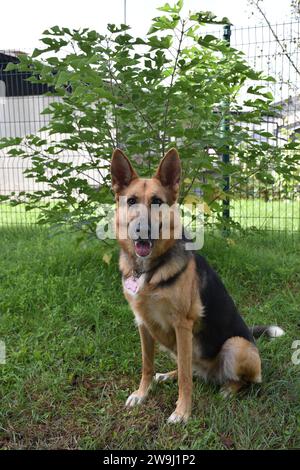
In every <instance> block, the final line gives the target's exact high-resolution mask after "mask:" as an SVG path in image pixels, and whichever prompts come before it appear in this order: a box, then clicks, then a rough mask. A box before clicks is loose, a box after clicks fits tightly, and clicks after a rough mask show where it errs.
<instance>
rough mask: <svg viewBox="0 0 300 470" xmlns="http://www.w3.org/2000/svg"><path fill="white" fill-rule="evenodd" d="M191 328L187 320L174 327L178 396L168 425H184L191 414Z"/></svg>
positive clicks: (190, 323)
mask: <svg viewBox="0 0 300 470" xmlns="http://www.w3.org/2000/svg"><path fill="white" fill-rule="evenodd" d="M192 328H193V324H192V322H191V321H189V320H185V321H182V322H181V323H180V324H178V325H177V326H176V327H175V331H176V343H177V364H178V388H179V395H178V400H177V406H176V410H175V411H174V412H173V413H172V414H171V416H170V417H169V419H168V422H169V423H182V422H184V423H186V422H187V420H188V418H189V416H190V414H191V407H192V388H193V373H192V347H193V345H192V343H193V332H192Z"/></svg>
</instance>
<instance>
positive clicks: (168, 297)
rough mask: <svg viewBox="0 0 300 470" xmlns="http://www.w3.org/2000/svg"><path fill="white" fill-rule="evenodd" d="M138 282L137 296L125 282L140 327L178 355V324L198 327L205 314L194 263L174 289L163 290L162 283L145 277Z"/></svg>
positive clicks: (177, 279) (178, 280) (166, 287)
mask: <svg viewBox="0 0 300 470" xmlns="http://www.w3.org/2000/svg"><path fill="white" fill-rule="evenodd" d="M134 282H136V283H137V286H136V288H135V289H136V290H135V292H133V291H132V289H131V288H129V289H128V288H127V287H126V282H125V279H124V278H123V289H124V295H125V297H126V299H127V300H128V302H129V304H130V306H131V309H132V311H133V313H134V315H135V321H136V323H137V324H138V325H141V324H144V325H145V326H146V327H147V329H148V330H149V332H150V334H151V335H152V336H153V337H154V338H155V339H156V340H157V341H158V342H159V343H160V344H161V345H163V346H164V347H166V348H167V349H169V350H171V351H172V352H174V353H176V335H175V326H176V324H179V323H180V322H181V321H182V320H183V319H185V318H186V319H190V320H192V321H193V323H194V324H195V327H196V326H197V324H198V323H199V322H200V320H201V315H202V311H203V308H202V304H201V301H200V296H199V292H198V282H197V279H196V277H195V263H194V261H193V259H191V260H190V261H189V262H188V265H187V267H186V269H185V271H184V273H182V275H180V276H179V277H178V278H176V282H174V283H171V284H170V285H165V284H164V285H163V286H162V287H160V283H158V284H157V283H155V282H151V281H150V282H149V280H148V279H147V275H145V274H142V275H141V276H140V277H139V278H138V279H136V280H135V281H134Z"/></svg>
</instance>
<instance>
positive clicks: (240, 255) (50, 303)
mask: <svg viewBox="0 0 300 470" xmlns="http://www.w3.org/2000/svg"><path fill="white" fill-rule="evenodd" d="M0 253H1V256H0V280H1V283H0V340H2V341H5V342H6V349H7V360H6V364H3V365H0V394H1V408H0V447H1V448H3V449H20V448H27V449H28V448H31V449H37V448H42V449H52V448H68V449H73V448H80V449H95V448H106V449H228V448H230V449H279V448H299V447H300V365H293V363H292V361H291V356H292V352H293V349H292V342H293V341H294V340H297V339H298V340H300V323H299V305H300V289H299V287H300V279H299V273H300V246H299V240H298V241H297V240H295V238H294V239H293V240H292V239H289V238H288V237H282V238H277V237H276V236H272V237H269V236H268V235H266V234H259V233H257V234H255V235H248V236H247V237H240V238H237V239H236V240H231V241H230V243H228V244H227V245H226V243H225V241H224V240H223V239H218V238H215V237H212V236H211V237H209V236H208V237H207V239H206V241H205V246H204V249H203V253H204V254H205V255H206V256H207V258H208V260H209V261H210V262H211V264H212V265H213V266H214V267H215V268H217V269H218V271H219V272H220V273H221V275H222V277H223V280H224V281H225V283H226V285H227V287H228V288H229V290H230V292H231V293H232V295H233V297H234V299H235V300H236V302H237V304H238V306H239V308H240V310H241V311H242V313H243V315H244V317H245V318H246V321H247V322H248V324H255V323H275V324H276V323H277V324H279V325H281V326H282V327H283V328H284V329H285V330H286V335H285V336H283V337H282V338H279V339H277V340H275V341H267V340H264V339H260V340H259V341H258V346H259V349H260V351H261V356H262V361H263V375H264V381H263V383H262V384H261V385H256V386H253V387H252V388H251V389H250V390H249V391H248V392H245V393H243V395H241V396H239V397H236V398H233V399H231V400H224V399H222V398H221V397H220V396H219V393H218V389H217V388H216V387H214V386H212V385H209V384H205V383H202V382H201V381H200V380H195V381H194V396H193V403H194V405H193V416H192V419H191V420H190V421H189V423H188V424H187V425H186V426H185V427H181V426H180V425H172V426H171V425H167V424H166V419H167V418H168V416H169V415H170V413H171V412H172V411H173V409H174V407H175V402H176V398H177V384H176V383H173V384H159V385H155V386H153V390H152V392H151V394H150V396H149V399H148V401H147V402H146V404H145V405H144V407H142V408H137V409H134V410H133V411H128V410H125V409H124V402H125V399H126V397H127V396H128V394H129V393H131V392H132V391H133V390H134V389H136V388H137V385H138V382H139V377H140V370H141V357H140V345H139V338H138V332H137V329H136V327H135V326H134V323H133V316H132V313H131V312H130V310H129V307H128V306H127V304H126V301H125V299H124V298H123V296H122V293H121V283H120V277H119V274H118V272H117V253H116V252H115V251H113V257H112V260H111V263H110V264H109V265H106V264H104V263H103V261H102V256H103V251H102V247H101V245H100V243H99V242H96V241H95V242H89V243H88V244H80V245H78V244H77V243H76V240H75V238H74V237H73V236H71V235H64V236H61V237H56V238H51V237H50V236H49V235H48V233H47V232H46V231H45V230H44V231H43V230H40V229H39V230H38V229H34V228H33V229H25V228H22V229H18V230H17V229H12V228H11V229H5V228H2V229H1V238H0ZM220 313H221V312H220ZM156 364H157V371H160V372H165V371H167V370H168V369H169V368H170V367H172V366H173V364H172V362H171V361H170V359H169V358H168V356H166V355H165V354H164V353H162V352H158V354H157V359H156Z"/></svg>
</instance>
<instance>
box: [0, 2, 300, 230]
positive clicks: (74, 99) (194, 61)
mask: <svg viewBox="0 0 300 470" xmlns="http://www.w3.org/2000/svg"><path fill="white" fill-rule="evenodd" d="M159 10H160V11H161V12H162V13H161V16H159V17H157V18H154V19H153V22H152V26H151V28H150V31H149V32H148V34H147V35H146V36H145V38H138V37H133V36H132V35H130V33H129V31H130V29H129V27H128V26H126V25H123V24H122V25H121V26H120V27H117V26H115V25H112V24H110V25H108V28H107V29H108V31H107V32H106V33H105V34H99V33H98V32H96V31H90V30H88V29H82V30H70V29H68V28H61V27H58V26H55V27H52V28H51V29H49V30H47V31H45V32H44V33H43V34H44V37H43V38H42V40H41V41H42V42H43V44H45V45H46V48H44V49H36V50H35V51H34V52H33V54H32V56H31V57H28V56H21V57H20V63H19V64H17V65H16V64H10V65H9V68H10V69H14V68H18V69H19V70H26V71H30V72H31V74H32V75H31V77H30V80H31V81H35V82H39V83H44V84H47V85H48V87H49V89H50V90H51V92H50V94H52V95H54V96H55V97H57V100H55V101H54V102H52V103H51V104H50V105H49V107H48V108H47V109H45V110H44V111H43V112H44V113H45V114H48V115H49V116H50V121H49V123H48V124H47V125H46V126H45V127H44V128H43V129H42V130H41V131H42V133H41V134H38V135H29V136H26V137H25V138H24V139H21V138H20V139H3V140H2V142H1V147H2V148H4V147H9V150H8V154H9V155H12V156H16V155H17V156H21V157H22V158H26V159H30V161H31V168H30V169H29V170H27V176H28V177H33V178H35V180H36V181H37V182H43V183H46V184H47V187H46V189H45V190H39V191H33V192H30V193H20V194H18V195H17V196H16V195H14V196H12V199H13V201H14V202H15V203H19V202H23V203H24V202H25V203H26V205H27V208H29V209H31V208H34V207H37V206H38V207H40V208H41V216H40V222H41V223H51V224H53V223H56V224H65V223H68V224H71V225H73V226H76V227H78V228H82V227H85V228H88V229H90V230H91V231H94V229H95V223H96V221H97V217H96V215H95V210H96V208H97V207H98V206H99V203H107V202H111V201H112V195H111V190H110V176H109V163H110V158H111V154H112V149H113V148H115V147H121V148H122V149H124V150H125V152H126V153H127V154H128V156H129V157H131V158H132V159H133V160H135V161H136V167H137V169H138V171H139V173H140V174H141V175H146V176H147V175H150V174H151V173H152V171H153V168H154V167H155V166H156V165H157V164H158V161H159V159H160V158H161V157H162V156H163V155H164V153H165V151H166V149H168V148H169V147H170V146H174V145H176V146H177V148H178V150H179V153H180V156H181V159H182V162H183V172H184V176H183V185H182V191H181V200H183V199H186V198H188V197H190V195H191V194H192V195H193V196H192V197H193V198H195V197H196V198H201V199H203V200H204V202H205V208H206V212H207V214H209V213H211V211H212V212H216V218H217V220H219V221H220V220H221V209H222V200H223V199H224V198H226V197H227V198H231V197H234V196H235V194H236V191H237V190H238V189H239V188H243V187H244V185H245V182H246V181H247V179H248V178H249V177H250V176H251V177H253V176H255V178H256V179H257V180H259V181H261V182H262V183H263V184H265V185H268V184H272V181H273V178H274V174H276V175H281V176H283V177H284V179H289V178H291V176H292V175H293V173H294V172H295V169H296V167H297V163H298V161H299V155H298V154H297V152H295V151H294V150H295V149H297V148H298V144H297V143H295V142H293V143H287V145H286V146H285V147H282V148H276V147H275V146H274V145H273V142H272V140H273V136H272V135H271V134H270V133H267V132H266V131H265V130H264V129H263V125H262V122H263V119H264V117H265V116H266V115H268V116H270V114H275V113H276V110H275V109H274V108H272V107H271V102H272V95H271V94H270V93H269V92H268V91H266V90H265V89H264V87H263V86H262V85H261V83H262V82H264V81H265V82H268V81H271V80H273V79H272V78H271V77H266V76H263V74H262V73H260V72H256V71H254V70H253V69H252V68H251V67H250V66H249V65H248V64H247V63H246V62H245V59H244V57H243V54H242V53H241V52H239V51H237V50H235V49H233V48H232V47H230V46H229V45H228V43H227V42H226V41H224V40H219V39H217V38H216V37H214V36H212V35H205V25H207V24H209V23H220V24H224V23H227V24H228V20H227V19H226V18H223V19H222V20H220V21H218V20H217V18H216V17H215V16H213V15H212V14H211V13H207V12H200V13H197V14H190V16H189V17H188V18H183V17H182V14H181V10H182V1H181V0H179V1H178V2H177V3H176V4H175V5H174V6H170V5H169V4H166V5H164V6H162V7H161V8H159ZM245 87H246V88H245ZM242 89H243V90H244V91H243V93H242V94H241V90H242ZM245 90H247V93H245ZM242 97H244V98H242ZM254 128H255V134H254V132H253V129H254ZM44 136H46V137H44ZM258 136H263V138H264V139H263V140H264V141H259V139H258ZM1 147H0V148H1ZM290 150H293V152H291V151H290ZM70 152H71V154H72V153H73V154H74V153H76V154H77V155H81V156H83V158H81V159H78V158H75V157H74V158H70V157H69V158H67V157H66V155H68V153H70ZM222 154H230V155H231V156H232V158H231V163H224V162H223V160H222ZM228 177H230V187H229V190H228V191H226V193H225V192H224V184H225V183H224V181H225V179H226V178H228ZM3 199H4V198H3Z"/></svg>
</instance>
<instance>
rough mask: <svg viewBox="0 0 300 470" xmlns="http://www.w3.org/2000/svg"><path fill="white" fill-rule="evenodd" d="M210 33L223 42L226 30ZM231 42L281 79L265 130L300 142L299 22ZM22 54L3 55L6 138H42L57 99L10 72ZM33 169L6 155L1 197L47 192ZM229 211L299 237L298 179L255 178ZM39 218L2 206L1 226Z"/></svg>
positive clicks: (240, 33) (243, 30) (245, 222)
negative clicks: (274, 113) (276, 108)
mask: <svg viewBox="0 0 300 470" xmlns="http://www.w3.org/2000/svg"><path fill="white" fill-rule="evenodd" d="M209 34H214V35H215V36H217V37H222V36H223V28H221V27H220V28H219V29H217V30H216V31H209ZM230 42H231V45H232V46H233V47H235V48H237V49H239V50H240V51H242V52H243V53H244V54H245V56H246V59H247V60H248V62H249V63H250V65H252V67H253V68H254V69H255V70H261V71H263V72H264V73H265V74H267V75H271V76H273V77H274V78H275V79H276V82H275V83H269V85H268V87H269V91H271V92H272V94H273V96H274V100H275V103H276V104H280V105H281V112H280V115H279V116H278V117H276V118H274V117H270V118H266V121H265V129H266V130H267V131H268V132H270V133H272V134H273V135H274V136H275V138H276V145H278V146H280V145H282V144H283V143H284V142H286V140H287V139H290V138H292V139H293V138H296V136H297V134H300V94H299V84H300V83H299V82H300V71H299V68H300V64H299V45H300V31H299V22H289V23H282V24H275V25H272V26H271V28H270V27H269V26H268V25H261V26H254V27H237V28H235V27H232V28H231V37H230ZM21 53H22V52H20V51H0V138H3V137H22V136H24V135H26V134H32V133H36V132H37V131H38V130H39V129H40V128H41V127H43V126H44V125H45V124H47V119H48V117H47V115H43V114H41V111H42V110H43V109H44V108H45V107H46V106H47V105H48V104H49V102H50V101H52V100H55V99H57V98H55V97H53V96H45V92H46V91H47V90H46V89H45V86H42V85H36V84H32V83H30V82H28V81H26V78H27V76H26V74H25V75H24V73H21V72H15V71H14V72H6V71H5V67H6V65H7V63H9V62H17V61H18V56H19V54H21ZM258 139H261V137H258ZM68 158H78V156H76V155H69V156H68ZM229 158H230V156H229ZM27 168H28V161H27V160H22V159H21V158H18V157H11V156H8V155H7V154H6V152H5V150H0V194H1V195H6V194H10V193H11V192H15V193H18V192H20V191H31V190H37V189H43V185H41V183H36V182H35V181H34V180H33V179H31V178H26V177H25V176H24V174H23V172H24V170H26V169H27ZM299 174H300V168H299ZM229 212H230V216H231V217H232V218H233V220H234V221H236V222H239V223H240V224H241V226H242V227H243V228H250V227H256V228H258V229H265V230H269V231H283V232H291V233H299V231H300V184H299V182H297V181H296V180H295V181H289V182H285V181H283V180H282V179H280V178H277V179H276V178H275V182H274V184H272V185H269V186H262V184H261V183H259V182H258V180H256V179H255V178H254V177H253V178H251V179H249V180H248V183H247V185H246V187H244V188H241V190H239V192H238V194H236V197H235V200H234V201H231V202H230V208H229ZM37 217H38V212H37V211H30V212H26V211H25V208H24V207H22V206H21V205H18V206H11V205H9V204H7V203H2V204H0V226H9V225H30V224H34V223H36V220H37Z"/></svg>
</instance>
